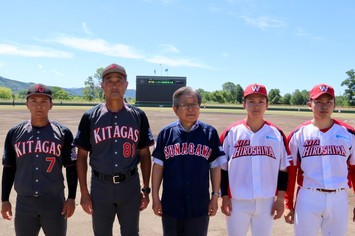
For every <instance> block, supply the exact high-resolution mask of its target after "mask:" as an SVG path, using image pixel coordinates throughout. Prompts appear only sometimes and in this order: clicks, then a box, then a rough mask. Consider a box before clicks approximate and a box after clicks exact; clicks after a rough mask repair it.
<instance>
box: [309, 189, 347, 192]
mask: <svg viewBox="0 0 355 236" xmlns="http://www.w3.org/2000/svg"><path fill="white" fill-rule="evenodd" d="M344 189H345V188H338V189H323V188H315V190H317V191H319V192H322V193H334V192H337V191H341V190H344Z"/></svg>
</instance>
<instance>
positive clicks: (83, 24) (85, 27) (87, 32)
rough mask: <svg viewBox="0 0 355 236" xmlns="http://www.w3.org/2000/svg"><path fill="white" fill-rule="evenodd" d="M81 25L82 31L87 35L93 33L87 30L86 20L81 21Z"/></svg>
mask: <svg viewBox="0 0 355 236" xmlns="http://www.w3.org/2000/svg"><path fill="white" fill-rule="evenodd" d="M82 26H83V29H84V32H85V33H86V34H88V35H93V33H92V32H91V31H90V30H89V28H88V26H87V25H86V22H83V23H82Z"/></svg>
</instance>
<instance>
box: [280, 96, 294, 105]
mask: <svg viewBox="0 0 355 236" xmlns="http://www.w3.org/2000/svg"><path fill="white" fill-rule="evenodd" d="M291 97H292V95H291V94H290V93H285V95H283V97H282V99H281V104H285V105H291Z"/></svg>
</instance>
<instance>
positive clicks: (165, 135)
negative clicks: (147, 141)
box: [152, 121, 225, 219]
mask: <svg viewBox="0 0 355 236" xmlns="http://www.w3.org/2000/svg"><path fill="white" fill-rule="evenodd" d="M152 156H153V157H154V163H156V164H158V165H162V166H164V170H163V193H162V207H163V211H164V214H167V215H170V216H173V217H175V218H178V219H191V218H195V217H199V216H204V215H207V214H208V204H209V201H210V193H209V192H210V191H209V179H210V178H209V171H210V168H211V167H217V166H219V165H221V164H222V161H223V160H224V159H225V154H224V152H223V150H222V146H221V143H220V141H219V137H218V133H217V131H216V129H215V128H213V127H212V126H210V125H208V124H205V123H203V122H201V121H197V123H196V124H195V125H194V127H193V128H192V129H191V130H190V131H189V132H186V131H185V130H184V129H183V128H182V126H181V124H180V122H174V123H172V124H170V125H168V126H166V127H165V128H163V129H162V131H160V133H159V135H158V138H157V144H156V148H155V150H154V151H153V154H152ZM222 159H223V160H222Z"/></svg>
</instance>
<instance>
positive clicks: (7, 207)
mask: <svg viewBox="0 0 355 236" xmlns="http://www.w3.org/2000/svg"><path fill="white" fill-rule="evenodd" d="M11 208H12V206H11V203H10V202H2V204H1V215H2V218H3V219H5V220H11V219H12V210H11Z"/></svg>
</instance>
